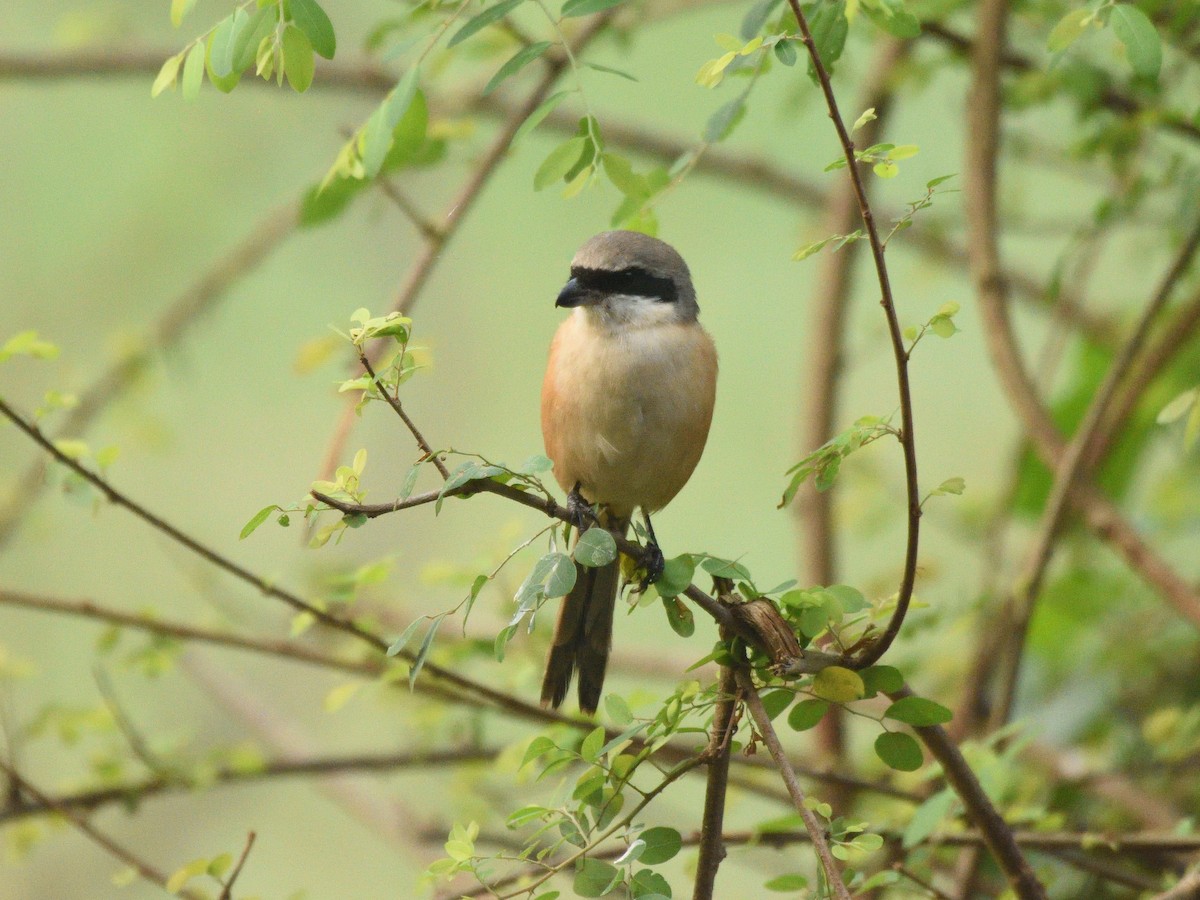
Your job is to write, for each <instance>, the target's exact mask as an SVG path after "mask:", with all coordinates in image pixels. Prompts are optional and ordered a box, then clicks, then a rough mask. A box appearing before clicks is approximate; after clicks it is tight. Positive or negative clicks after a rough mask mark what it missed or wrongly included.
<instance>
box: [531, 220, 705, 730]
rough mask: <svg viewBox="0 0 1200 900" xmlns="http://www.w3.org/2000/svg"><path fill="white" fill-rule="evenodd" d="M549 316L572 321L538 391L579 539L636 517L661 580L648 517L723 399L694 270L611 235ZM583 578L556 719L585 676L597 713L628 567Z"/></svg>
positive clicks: (587, 710) (578, 258)
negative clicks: (587, 524)
mask: <svg viewBox="0 0 1200 900" xmlns="http://www.w3.org/2000/svg"><path fill="white" fill-rule="evenodd" d="M555 306H556V307H564V308H567V309H570V310H571V312H570V314H569V315H568V316H567V318H566V319H565V320H564V321H563V322H562V323H561V324H560V325H559V327H558V330H557V331H556V332H555V335H554V339H553V341H552V342H551V345H550V354H549V359H548V361H547V364H546V375H545V379H544V380H543V382H542V396H541V419H542V437H543V440H544V442H545V447H546V455H547V456H548V457H549V459H550V460H551V462H552V463H553V474H554V477H555V480H556V481H557V482H558V484H559V485H560V486H561V487H562V489H563V490H564V491H566V492H567V496H568V503H567V508H568V510H570V511H572V514H573V515H572V517H573V518H575V519H576V522H575V524H576V525H577V526H578V527H577V531H582V528H583V524H584V520H585V519H586V518H593V519H594V521H595V524H596V525H597V526H600V527H604V528H607V529H609V530H610V531H612V532H615V533H617V534H620V535H624V534H625V533H626V531H627V530H628V528H629V525H630V521H631V519H632V517H633V514H634V511H635V510H636V509H640V510H641V511H642V513H643V515H644V516H645V521H646V533H647V537H648V546H647V548H646V549H647V553H646V557H645V559H646V560H649V562H647V563H646V568H647V581H653V580H654V579H656V578H657V577H658V576H659V575H661V572H662V567H663V557H662V553H661V551H660V550H659V549H658V542H657V539H656V538H655V537H654V529H653V526H652V525H651V524H650V515H651V514H652V513H655V512H658V511H659V510H661V509H662V508H663V507H664V506H666V505H667V504H668V503H670V502H671V500H672V499H673V498H674V497H675V495H676V494H678V493H679V491H680V490H681V489H682V488H683V486H684V484H686V483H687V480H688V479H689V478H690V477H691V475H692V472H693V471H694V470H695V468H696V464H697V463H698V462H699V461H700V455H701V453H702V452H703V450H704V444H705V442H706V440H707V439H708V432H709V426H710V425H711V423H712V415H713V407H714V404H715V402H716V386H717V351H716V347H715V345H714V344H713V340H712V338H711V337H710V336H709V334H708V332H707V331H705V330H704V327H703V326H702V325H701V324H700V322H699V321H698V319H697V316H698V314H699V312H700V307H699V305H698V304H697V302H696V291H695V288H694V287H693V286H692V277H691V273H690V272H689V271H688V267H687V263H685V262H684V261H683V257H682V256H680V255H679V253H678V251H676V250H675V248H674V247H672V246H671V245H670V244H668V243H666V242H665V241H661V240H659V239H657V238H654V237H651V236H649V235H647V234H643V233H641V232H636V231H606V232H602V233H601V234H597V235H596V236H594V237H592V238H591V239H589V240H588V241H586V242H585V243H584V244H583V246H581V247H580V248H579V250H578V252H577V253H576V254H575V257H574V259H572V261H571V270H570V278H569V280H568V281H567V283H566V285H565V286H564V287H563V288H562V290H561V291H560V293H559V294H558V298H557V300H556V301H555ZM585 514H586V515H585ZM575 568H576V579H575V585H574V587H572V589H571V590H570V592H569V593H568V594H567V595H566V597H564V598H563V601H562V604H561V606H560V608H559V613H558V620H557V623H556V625H555V630H554V639H553V643H552V644H551V646H550V651H549V654H548V657H547V660H546V674H545V677H544V679H543V681H542V698H541V702H542V705H543V706H547V707H551V708H554V709H557V708H558V707H559V706H560V705H561V704H562V702H563V700H564V699H565V698H566V695H567V692H568V690H569V688H570V685H571V678H572V675H573V674H574V673H575V672H578V676H579V684H578V696H579V708H580V710H581V711H582V712H583V713H584V714H586V715H591V714H593V713H594V712H595V711H596V708H597V706H598V705H599V703H600V697H601V692H602V690H603V687H604V675H605V670H606V669H607V666H608V655H609V649H610V646H611V643H612V627H613V612H614V608H615V606H616V599H617V593H618V587H619V577H620V558H619V556H618V558H617V559H616V560H614V561H613V562H611V563H609V564H608V565H604V566H599V567H594V568H588V567H584V566H582V565H580V564H579V563H578V562H577V563H576V564H575Z"/></svg>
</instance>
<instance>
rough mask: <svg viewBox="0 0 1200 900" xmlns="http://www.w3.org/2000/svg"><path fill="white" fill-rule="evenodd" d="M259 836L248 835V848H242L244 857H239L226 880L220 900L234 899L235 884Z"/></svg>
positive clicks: (252, 833) (251, 833)
mask: <svg viewBox="0 0 1200 900" xmlns="http://www.w3.org/2000/svg"><path fill="white" fill-rule="evenodd" d="M257 836H258V835H256V834H255V833H254V832H253V831H251V832H250V833H249V834H247V835H246V846H245V847H243V848H242V855H241V856H239V857H238V861H237V865H235V866H234V867H233V871H232V872H230V873H229V877H228V878H227V879H225V886H224V887H223V888H222V889H221V896H220V897H219V898H218V900H230V898H232V897H233V885H234V882H236V881H237V880H238V876H239V875H241V874H242V867H243V866H244V865H246V859H247V858H248V857H249V856H250V849H251V848H252V847H253V846H254V839H255V838H256V837H257Z"/></svg>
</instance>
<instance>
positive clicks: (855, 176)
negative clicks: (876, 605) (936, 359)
mask: <svg viewBox="0 0 1200 900" xmlns="http://www.w3.org/2000/svg"><path fill="white" fill-rule="evenodd" d="M788 3H789V5H790V6H791V8H792V13H793V14H794V15H795V17H796V23H797V24H798V25H799V26H800V34H801V39H802V40H803V41H804V46H805V47H806V48H807V49H808V55H809V58H810V59H811V60H812V63H813V71H814V72H815V73H816V76H817V80H818V81H819V82H820V85H821V92H822V93H823V94H824V95H825V105H826V106H827V107H828V109H829V117H830V118H831V119H832V120H833V127H834V129H835V130H836V131H837V135H838V140H839V141H840V143H841V145H842V152H843V154H844V156H845V158H846V169H847V171H848V173H849V176H850V183H851V184H852V185H853V187H854V196H855V198H856V199H857V200H858V211H859V215H860V216H861V217H862V221H863V226H864V227H865V228H866V229H867V238H868V240H869V241H870V244H871V257H872V259H873V260H874V262H875V274H876V276H877V278H878V280H879V292H880V296H879V303H880V305H881V306H882V307H883V312H884V316H885V317H886V318H887V324H888V335H889V337H890V338H891V343H892V355H893V356H894V358H895V362H896V380H897V387H898V390H899V394H900V421H901V431H900V445H901V447H902V448H903V450H904V483H905V490H906V493H907V497H908V518H907V524H908V537H907V540H906V542H905V550H904V573H903V575H902V577H901V580H900V589H899V591H897V594H896V609H895V612H893V613H892V617H891V619H890V621H889V622H888V624H887V627H886V628H885V629H884V630H883V633H882V634H881V635H880V636H879V637H878V638H876V639H875V640H874V641H873V642H872V643H871V644H870V645H868V646H867V647H866V649H864V650H863V651H862V653H861V654H860V655H859V656H858V657H857V658H856V660H855V666H856V667H864V668H865V667H866V666H869V665H872V664H874V663H875V662H876V661H878V660H879V658H880V657H882V656H883V654H884V653H886V652H887V649H888V647H890V646H891V645H892V641H894V640H895V639H896V635H897V634H899V633H900V627H901V626H902V625H903V624H904V617H905V615H906V614H907V613H908V606H909V603H910V602H911V600H912V593H913V587H914V585H915V583H916V578H917V547H918V544H919V537H920V527H921V498H920V495H919V491H920V488H919V486H918V482H917V445H916V438H915V436H914V433H913V428H914V424H913V409H912V389H911V387H910V385H909V380H908V353H907V351H906V350H905V347H904V335H903V330H902V329H901V327H900V319H899V317H898V316H897V314H896V305H895V302H894V301H893V299H892V285H891V279H890V278H889V277H888V270H887V262H886V261H885V260H884V256H883V254H884V247H883V241H882V240H881V239H880V237H879V231H878V229H877V228H876V226H875V216H874V214H873V213H872V211H871V204H870V202H869V201H868V199H867V192H866V188H865V187H864V186H863V181H862V174H861V173H860V172H859V168H858V164H857V162H856V161H855V156H854V142H853V141H852V140H851V139H850V133H849V132H848V131H847V130H846V123H845V122H843V121H842V115H841V113H840V112H839V111H838V105H837V98H836V97H834V94H833V85H832V84H830V81H829V73H828V72H827V71H826V70H825V65H824V63H822V61H821V55H820V54H819V53H818V52H817V45H816V42H815V41H814V40H813V36H812V32H811V31H810V30H809V27H808V20H807V19H806V18H805V17H804V12H803V10H801V9H800V2H799V0H788Z"/></svg>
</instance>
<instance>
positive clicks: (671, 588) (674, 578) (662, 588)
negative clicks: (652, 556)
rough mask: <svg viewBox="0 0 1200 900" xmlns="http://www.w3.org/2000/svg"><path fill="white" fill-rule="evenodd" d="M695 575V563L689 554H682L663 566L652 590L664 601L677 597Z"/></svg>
mask: <svg viewBox="0 0 1200 900" xmlns="http://www.w3.org/2000/svg"><path fill="white" fill-rule="evenodd" d="M695 574H696V563H695V562H694V561H693V560H692V557H691V556H690V555H689V554H687V553H683V554H681V555H679V556H676V557H674V558H672V559H668V560H667V561H666V562H665V563H664V564H663V571H662V575H660V576H659V579H658V581H656V582H654V589H655V590H656V591H657V592H658V596H660V597H662V598H663V599H664V600H665V599H669V598H671V597H677V596H679V595H680V594H682V593H683V592H684V591H686V590H687V589H688V586H689V585H690V584H691V583H692V576H693V575H695Z"/></svg>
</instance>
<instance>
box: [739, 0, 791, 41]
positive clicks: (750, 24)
mask: <svg viewBox="0 0 1200 900" xmlns="http://www.w3.org/2000/svg"><path fill="white" fill-rule="evenodd" d="M782 2H783V0H759V2H758V3H755V4H754V5H753V6H752V7H750V9H749V11H747V13H746V15H745V16H744V17H743V18H742V25H741V28H739V29H738V34H740V35H741V36H742V40H746V41H748V40H750V38H752V37H754V36H755V35H757V34H759V33H760V32H761V31H762V30H763V26H764V25H766V24H767V19H769V18H770V17H771V13H773V12H774V11H775V7H777V6H779V4H780V3H782Z"/></svg>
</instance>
